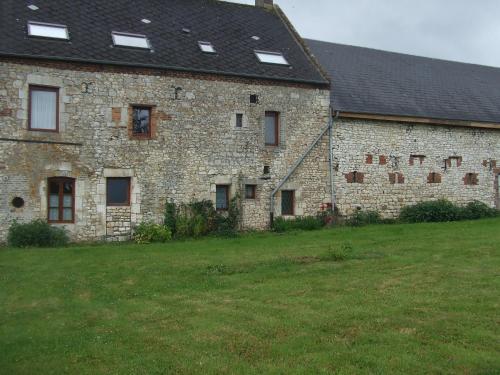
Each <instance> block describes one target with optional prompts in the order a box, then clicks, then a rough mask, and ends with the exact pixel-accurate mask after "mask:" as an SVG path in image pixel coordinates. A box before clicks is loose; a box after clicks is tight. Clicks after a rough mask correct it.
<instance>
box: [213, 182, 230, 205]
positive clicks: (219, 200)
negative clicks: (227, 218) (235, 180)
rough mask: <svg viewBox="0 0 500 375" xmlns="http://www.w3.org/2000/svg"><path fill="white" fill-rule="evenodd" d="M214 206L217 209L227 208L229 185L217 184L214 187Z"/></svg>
mask: <svg viewBox="0 0 500 375" xmlns="http://www.w3.org/2000/svg"><path fill="white" fill-rule="evenodd" d="M215 208H216V209H217V211H226V210H227V209H229V186H228V185H217V186H216V189H215Z"/></svg>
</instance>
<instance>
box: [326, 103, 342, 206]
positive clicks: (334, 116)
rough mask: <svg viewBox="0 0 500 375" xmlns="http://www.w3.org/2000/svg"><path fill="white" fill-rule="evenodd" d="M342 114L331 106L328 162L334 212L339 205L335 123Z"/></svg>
mask: <svg viewBox="0 0 500 375" xmlns="http://www.w3.org/2000/svg"><path fill="white" fill-rule="evenodd" d="M339 115H340V111H335V114H334V113H333V108H332V107H330V119H331V121H330V129H329V133H328V134H329V136H328V163H329V170H330V197H331V202H332V212H335V207H336V206H337V199H336V197H335V185H334V182H335V172H334V170H333V125H334V123H335V120H336V119H338V117H339Z"/></svg>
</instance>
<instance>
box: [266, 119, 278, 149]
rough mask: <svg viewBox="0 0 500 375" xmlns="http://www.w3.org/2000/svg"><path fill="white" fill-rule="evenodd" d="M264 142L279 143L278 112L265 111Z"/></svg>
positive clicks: (267, 143) (273, 144)
mask: <svg viewBox="0 0 500 375" xmlns="http://www.w3.org/2000/svg"><path fill="white" fill-rule="evenodd" d="M265 127H266V129H265V142H266V145H267V146H277V145H278V144H279V113H278V112H266V120H265Z"/></svg>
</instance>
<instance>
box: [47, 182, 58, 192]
mask: <svg viewBox="0 0 500 375" xmlns="http://www.w3.org/2000/svg"><path fill="white" fill-rule="evenodd" d="M49 192H50V194H57V195H59V182H58V181H54V180H52V181H50V180H49Z"/></svg>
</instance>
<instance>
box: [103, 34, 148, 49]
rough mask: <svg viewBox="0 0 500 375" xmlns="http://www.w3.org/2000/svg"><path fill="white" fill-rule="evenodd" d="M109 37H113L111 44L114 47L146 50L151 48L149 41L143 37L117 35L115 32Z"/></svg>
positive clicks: (138, 35) (137, 35)
mask: <svg viewBox="0 0 500 375" xmlns="http://www.w3.org/2000/svg"><path fill="white" fill-rule="evenodd" d="M111 35H112V37H113V44H114V45H115V46H122V47H132V48H146V49H149V48H151V46H150V44H149V40H148V38H146V36H145V35H141V34H127V33H119V32H116V31H113V32H112V33H111Z"/></svg>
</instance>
